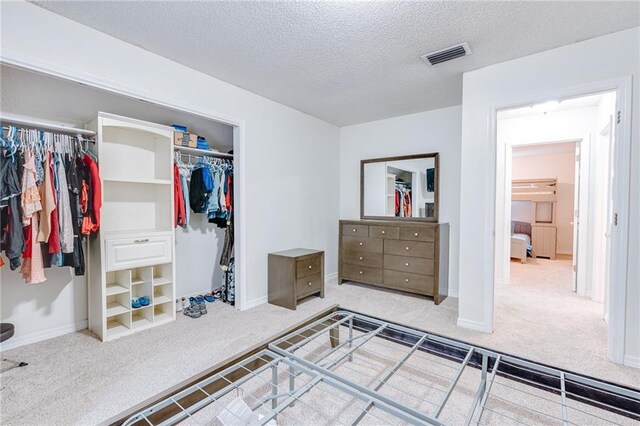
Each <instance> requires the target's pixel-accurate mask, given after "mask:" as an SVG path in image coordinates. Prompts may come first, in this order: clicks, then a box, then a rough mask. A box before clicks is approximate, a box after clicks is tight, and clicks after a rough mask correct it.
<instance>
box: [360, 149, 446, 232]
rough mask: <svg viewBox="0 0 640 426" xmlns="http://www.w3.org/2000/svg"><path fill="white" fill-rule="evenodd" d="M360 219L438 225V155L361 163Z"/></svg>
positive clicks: (390, 158) (391, 158)
mask: <svg viewBox="0 0 640 426" xmlns="http://www.w3.org/2000/svg"><path fill="white" fill-rule="evenodd" d="M360 218H361V219H376V220H423V221H429V222H437V221H438V153H437V152H436V153H431V154H417V155H405V156H400V157H387V158H374V159H370V160H362V161H360Z"/></svg>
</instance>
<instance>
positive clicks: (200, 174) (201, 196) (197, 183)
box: [189, 167, 212, 213]
mask: <svg viewBox="0 0 640 426" xmlns="http://www.w3.org/2000/svg"><path fill="white" fill-rule="evenodd" d="M205 173H209V174H210V173H211V172H210V171H209V169H208V168H206V167H198V168H196V169H194V170H193V171H192V172H191V182H190V183H189V205H190V206H191V210H193V211H194V212H195V213H206V212H207V207H208V206H209V197H211V190H212V188H210V187H208V185H206V182H205ZM209 181H211V176H209Z"/></svg>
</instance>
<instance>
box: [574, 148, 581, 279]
mask: <svg viewBox="0 0 640 426" xmlns="http://www.w3.org/2000/svg"><path fill="white" fill-rule="evenodd" d="M581 145H582V143H581V141H579V142H576V164H575V172H574V173H575V177H574V182H575V189H574V191H573V223H572V225H573V256H572V259H571V264H572V267H573V268H572V270H573V276H572V282H573V291H574V292H576V291H578V247H579V244H578V242H579V236H578V235H579V233H578V226H579V224H580V148H581Z"/></svg>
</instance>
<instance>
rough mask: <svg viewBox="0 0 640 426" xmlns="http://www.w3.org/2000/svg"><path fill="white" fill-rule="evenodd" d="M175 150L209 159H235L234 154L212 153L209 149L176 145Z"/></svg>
mask: <svg viewBox="0 0 640 426" xmlns="http://www.w3.org/2000/svg"><path fill="white" fill-rule="evenodd" d="M173 149H175V150H176V151H180V152H182V153H185V154H193V155H205V156H207V157H218V158H230V159H233V154H227V153H224V152H219V151H210V150H207V149H198V148H191V147H188V146H180V145H174V146H173Z"/></svg>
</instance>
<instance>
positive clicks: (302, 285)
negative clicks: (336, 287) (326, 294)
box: [296, 274, 322, 299]
mask: <svg viewBox="0 0 640 426" xmlns="http://www.w3.org/2000/svg"><path fill="white" fill-rule="evenodd" d="M321 288H322V276H321V275H320V274H315V275H309V276H308V277H303V278H298V279H297V280H296V294H297V297H298V299H300V298H301V297H305V296H308V295H310V294H313V293H317V292H319V291H320V289H321Z"/></svg>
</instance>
